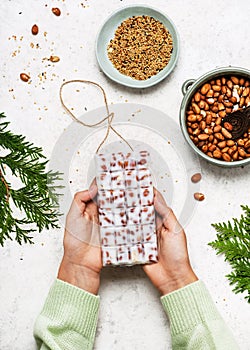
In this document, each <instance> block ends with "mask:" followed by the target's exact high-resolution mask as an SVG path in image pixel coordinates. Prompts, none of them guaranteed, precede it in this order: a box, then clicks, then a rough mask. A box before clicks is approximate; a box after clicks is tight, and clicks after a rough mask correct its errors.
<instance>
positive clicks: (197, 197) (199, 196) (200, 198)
mask: <svg viewBox="0 0 250 350" xmlns="http://www.w3.org/2000/svg"><path fill="white" fill-rule="evenodd" d="M194 199H195V200H197V201H199V202H201V201H203V200H204V199H205V196H204V194H203V193H199V192H196V193H194Z"/></svg>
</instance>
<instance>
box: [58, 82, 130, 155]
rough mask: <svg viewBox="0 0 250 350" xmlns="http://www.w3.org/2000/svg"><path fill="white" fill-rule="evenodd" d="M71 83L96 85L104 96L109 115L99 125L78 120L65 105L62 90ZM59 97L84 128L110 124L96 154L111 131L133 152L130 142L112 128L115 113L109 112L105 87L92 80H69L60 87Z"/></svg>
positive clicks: (69, 111)
mask: <svg viewBox="0 0 250 350" xmlns="http://www.w3.org/2000/svg"><path fill="white" fill-rule="evenodd" d="M71 83H83V84H92V85H95V86H97V87H98V88H99V89H100V90H101V92H102V94H103V98H104V103H105V107H106V113H107V116H106V117H104V118H102V119H101V120H100V121H99V122H97V123H93V124H89V123H85V122H83V121H81V120H80V119H78V118H77V117H76V116H75V115H74V114H73V113H72V112H71V110H70V109H69V108H68V107H67V106H66V105H65V103H64V101H63V96H62V90H63V88H64V86H65V85H68V84H71ZM59 95H60V101H61V104H62V106H63V107H64V109H65V110H66V111H67V112H68V113H69V114H70V115H71V117H72V119H73V120H74V121H76V122H77V123H79V124H82V125H83V126H87V127H89V128H93V127H95V126H98V125H102V124H103V123H104V122H106V121H107V122H108V125H107V130H106V134H105V136H104V138H103V140H102V141H101V143H100V144H99V146H98V147H97V150H96V153H98V152H99V150H100V148H101V147H102V146H103V144H104V143H105V142H106V140H107V138H108V136H109V133H110V130H112V131H113V132H114V133H115V134H116V135H117V136H118V137H119V138H120V139H121V140H123V141H124V142H125V143H126V144H127V145H128V147H129V148H130V149H131V150H132V151H133V148H132V146H131V145H130V144H129V143H128V141H126V140H125V138H124V137H123V136H122V135H121V134H120V133H119V132H118V131H117V130H116V129H115V128H114V127H113V126H112V122H113V119H114V116H115V115H114V112H111V113H110V111H109V107H108V101H107V95H106V92H105V90H104V89H103V87H102V86H101V85H99V84H98V83H95V82H93V81H90V80H82V79H74V80H68V81H66V82H64V83H63V84H62V85H61V87H60V91H59Z"/></svg>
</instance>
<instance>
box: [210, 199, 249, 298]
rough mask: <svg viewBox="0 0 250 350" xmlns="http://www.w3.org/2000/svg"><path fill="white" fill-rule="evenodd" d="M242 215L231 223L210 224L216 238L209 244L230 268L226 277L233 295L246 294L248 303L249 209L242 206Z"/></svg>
mask: <svg viewBox="0 0 250 350" xmlns="http://www.w3.org/2000/svg"><path fill="white" fill-rule="evenodd" d="M241 207H242V210H243V214H242V215H241V217H240V219H235V218H233V219H232V222H230V221H228V222H227V223H224V222H223V223H219V224H212V226H213V227H214V228H215V229H216V231H217V238H216V240H215V241H213V242H210V243H209V245H210V246H211V247H213V248H214V249H215V250H216V252H217V254H224V256H225V261H228V262H229V264H230V265H231V267H232V272H231V273H230V274H228V275H227V276H226V277H227V278H228V280H229V283H230V285H234V288H233V291H234V292H235V293H244V292H246V296H245V299H247V301H248V303H250V208H249V207H248V206H244V205H242V206H241Z"/></svg>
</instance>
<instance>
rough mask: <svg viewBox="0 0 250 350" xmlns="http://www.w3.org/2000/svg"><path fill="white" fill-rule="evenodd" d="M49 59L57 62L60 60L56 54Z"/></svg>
mask: <svg viewBox="0 0 250 350" xmlns="http://www.w3.org/2000/svg"><path fill="white" fill-rule="evenodd" d="M49 60H50V61H51V62H53V63H55V62H59V61H60V57H58V56H50V58H49Z"/></svg>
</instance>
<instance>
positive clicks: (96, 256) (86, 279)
mask: <svg viewBox="0 0 250 350" xmlns="http://www.w3.org/2000/svg"><path fill="white" fill-rule="evenodd" d="M96 194H97V186H96V184H95V182H94V183H92V185H91V186H90V189H89V190H86V191H82V192H78V193H76V194H75V196H74V200H73V202H72V204H71V207H70V210H69V213H68V215H67V218H66V227H65V233H64V242H63V243H64V256H63V259H62V262H61V265H60V268H59V272H58V279H61V280H63V281H65V282H68V283H70V284H73V285H75V286H76V287H78V288H82V289H84V290H86V291H88V292H90V293H93V294H97V293H98V289H99V285H100V271H101V268H102V259H101V248H100V242H99V222H98V210H97V205H96V203H95V202H94V201H93V200H92V199H93V198H94V197H95V196H96Z"/></svg>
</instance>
